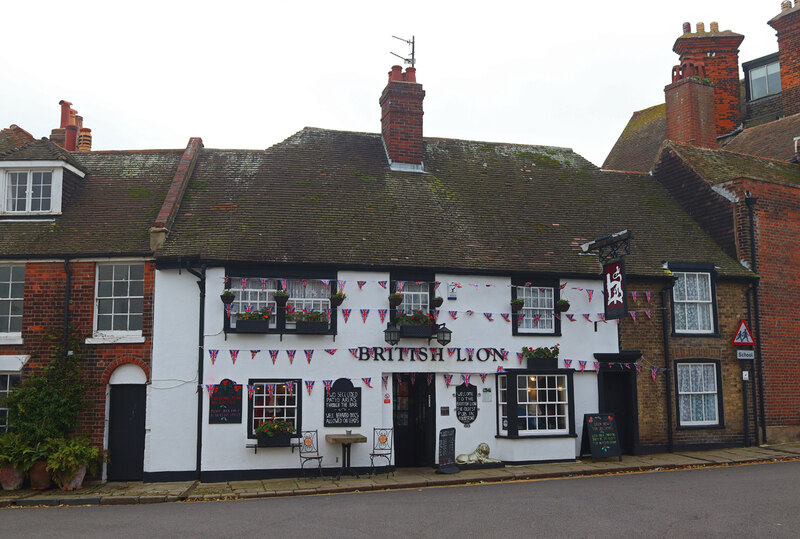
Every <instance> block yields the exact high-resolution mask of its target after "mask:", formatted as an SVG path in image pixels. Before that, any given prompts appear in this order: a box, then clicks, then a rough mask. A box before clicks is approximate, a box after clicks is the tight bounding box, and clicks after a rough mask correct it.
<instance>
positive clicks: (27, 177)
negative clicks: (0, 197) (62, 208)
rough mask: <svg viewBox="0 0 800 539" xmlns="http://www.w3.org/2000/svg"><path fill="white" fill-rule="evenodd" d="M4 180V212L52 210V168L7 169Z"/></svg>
mask: <svg viewBox="0 0 800 539" xmlns="http://www.w3.org/2000/svg"><path fill="white" fill-rule="evenodd" d="M5 181H6V186H5V189H4V192H5V211H6V212H8V213H37V212H50V211H51V210H52V207H53V201H52V197H53V171H52V170H22V171H20V170H14V171H9V172H7V173H6V180H5Z"/></svg>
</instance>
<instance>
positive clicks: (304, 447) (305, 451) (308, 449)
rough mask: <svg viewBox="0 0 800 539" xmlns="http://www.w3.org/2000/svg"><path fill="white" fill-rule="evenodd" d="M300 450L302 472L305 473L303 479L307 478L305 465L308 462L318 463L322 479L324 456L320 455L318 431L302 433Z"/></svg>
mask: <svg viewBox="0 0 800 539" xmlns="http://www.w3.org/2000/svg"><path fill="white" fill-rule="evenodd" d="M298 449H299V453H300V470H301V471H302V472H303V478H305V476H306V469H305V465H306V463H307V462H316V463H317V468H318V469H319V476H320V477H322V455H320V454H319V445H318V444H317V431H315V430H304V431H302V432H301V433H300V445H299V446H298Z"/></svg>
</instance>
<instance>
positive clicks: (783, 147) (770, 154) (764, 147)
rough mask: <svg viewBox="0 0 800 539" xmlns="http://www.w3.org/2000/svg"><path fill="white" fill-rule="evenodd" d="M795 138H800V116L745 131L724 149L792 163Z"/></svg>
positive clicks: (726, 144)
mask: <svg viewBox="0 0 800 539" xmlns="http://www.w3.org/2000/svg"><path fill="white" fill-rule="evenodd" d="M795 137H800V114H794V115H792V116H787V117H785V118H781V119H779V120H775V121H772V122H769V123H766V124H761V125H758V126H755V127H751V128H749V129H745V130H744V131H742V132H741V133H739V134H738V135H737V136H735V137H733V139H731V140H730V141H728V142H727V143H725V144H724V146H723V148H725V149H726V150H730V151H732V152H737V153H744V154H749V155H755V156H758V157H764V158H766V159H776V160H779V161H790V160H791V159H792V158H794V157H795V155H796V154H795V152H794V138H795Z"/></svg>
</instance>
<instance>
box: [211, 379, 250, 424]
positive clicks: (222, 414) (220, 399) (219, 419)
mask: <svg viewBox="0 0 800 539" xmlns="http://www.w3.org/2000/svg"><path fill="white" fill-rule="evenodd" d="M208 401H209V403H208V422H209V424H214V423H241V422H242V384H237V383H236V382H234V381H233V380H229V379H227V378H225V379H224V380H222V381H221V382H220V383H219V384H217V387H215V388H214V391H213V392H212V393H211V395H210V396H209V398H208Z"/></svg>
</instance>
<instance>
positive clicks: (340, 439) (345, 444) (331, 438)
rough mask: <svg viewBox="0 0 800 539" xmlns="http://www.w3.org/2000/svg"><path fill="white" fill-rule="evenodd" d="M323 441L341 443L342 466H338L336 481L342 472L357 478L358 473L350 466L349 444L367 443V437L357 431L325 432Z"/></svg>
mask: <svg viewBox="0 0 800 539" xmlns="http://www.w3.org/2000/svg"><path fill="white" fill-rule="evenodd" d="M325 441H326V442H328V443H329V444H341V445H342V467H341V468H339V475H338V476H337V477H336V480H337V481H338V480H339V479H340V478H341V477H342V474H343V473H347V474H350V475H355V476H356V479H358V473H355V472H354V471H353V470H352V469H351V468H350V446H351V445H352V444H365V443H367V437H366V436H364V435H363V434H358V433H357V432H355V433H352V434H326V435H325Z"/></svg>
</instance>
